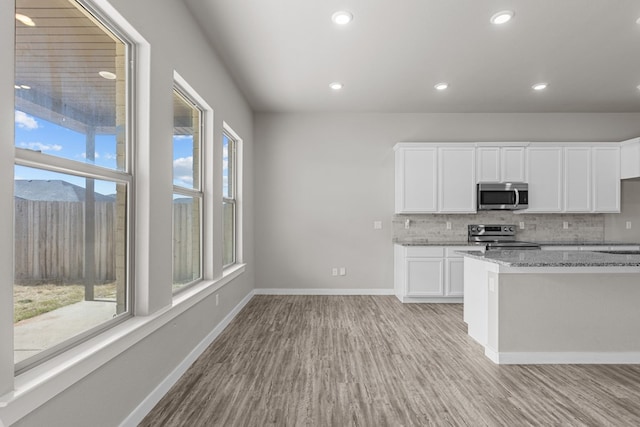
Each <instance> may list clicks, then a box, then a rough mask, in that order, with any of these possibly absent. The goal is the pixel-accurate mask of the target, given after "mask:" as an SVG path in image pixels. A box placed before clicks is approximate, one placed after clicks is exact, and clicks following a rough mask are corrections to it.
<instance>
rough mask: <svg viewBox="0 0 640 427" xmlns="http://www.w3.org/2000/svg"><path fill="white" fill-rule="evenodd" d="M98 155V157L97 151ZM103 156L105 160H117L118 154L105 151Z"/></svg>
mask: <svg viewBox="0 0 640 427" xmlns="http://www.w3.org/2000/svg"><path fill="white" fill-rule="evenodd" d="M96 157H97V153H96ZM102 158H103V159H105V160H115V159H117V156H116V155H115V154H114V153H104V154H103V155H102Z"/></svg>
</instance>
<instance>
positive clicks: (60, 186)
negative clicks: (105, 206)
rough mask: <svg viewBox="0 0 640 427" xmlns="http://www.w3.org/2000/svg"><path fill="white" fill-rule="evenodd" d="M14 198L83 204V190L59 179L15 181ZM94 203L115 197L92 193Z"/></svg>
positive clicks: (107, 200) (113, 199)
mask: <svg viewBox="0 0 640 427" xmlns="http://www.w3.org/2000/svg"><path fill="white" fill-rule="evenodd" d="M14 183H15V185H14V191H15V197H16V198H18V199H26V200H39V201H46V202H84V200H85V195H86V194H85V189H84V188H83V187H79V186H77V185H75V184H71V183H69V182H66V181H62V180H60V179H52V180H44V179H16V180H15V181H14ZM94 194H95V200H96V202H113V201H115V195H113V196H112V195H109V196H105V195H104V194H100V193H94Z"/></svg>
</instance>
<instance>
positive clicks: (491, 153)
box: [476, 147, 501, 182]
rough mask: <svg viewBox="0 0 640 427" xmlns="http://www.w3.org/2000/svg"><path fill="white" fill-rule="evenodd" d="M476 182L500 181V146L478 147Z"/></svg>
mask: <svg viewBox="0 0 640 427" xmlns="http://www.w3.org/2000/svg"><path fill="white" fill-rule="evenodd" d="M476 157H477V161H478V164H477V168H478V169H477V171H478V173H477V176H476V180H477V181H478V182H500V162H501V159H500V147H478V150H477V152H476Z"/></svg>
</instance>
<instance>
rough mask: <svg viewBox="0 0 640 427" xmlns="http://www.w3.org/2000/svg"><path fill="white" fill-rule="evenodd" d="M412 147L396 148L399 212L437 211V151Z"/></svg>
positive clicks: (397, 204)
mask: <svg viewBox="0 0 640 427" xmlns="http://www.w3.org/2000/svg"><path fill="white" fill-rule="evenodd" d="M412 145H413V146H411V147H402V148H398V146H396V154H395V155H396V190H395V192H396V212H397V213H425V212H426V213H429V212H430V213H433V212H437V210H438V149H437V148H436V147H435V146H425V145H423V144H421V145H418V144H412Z"/></svg>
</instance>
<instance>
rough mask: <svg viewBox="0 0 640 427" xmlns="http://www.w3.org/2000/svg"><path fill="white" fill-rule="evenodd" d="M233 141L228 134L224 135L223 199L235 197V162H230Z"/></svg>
mask: <svg viewBox="0 0 640 427" xmlns="http://www.w3.org/2000/svg"><path fill="white" fill-rule="evenodd" d="M231 145H232V142H231V140H230V139H229V137H227V135H226V134H224V133H223V134H222V197H224V198H227V199H228V198H232V197H234V195H233V187H232V185H233V175H232V174H233V161H232V162H231V163H230V162H229V149H230V147H231Z"/></svg>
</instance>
